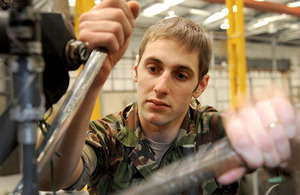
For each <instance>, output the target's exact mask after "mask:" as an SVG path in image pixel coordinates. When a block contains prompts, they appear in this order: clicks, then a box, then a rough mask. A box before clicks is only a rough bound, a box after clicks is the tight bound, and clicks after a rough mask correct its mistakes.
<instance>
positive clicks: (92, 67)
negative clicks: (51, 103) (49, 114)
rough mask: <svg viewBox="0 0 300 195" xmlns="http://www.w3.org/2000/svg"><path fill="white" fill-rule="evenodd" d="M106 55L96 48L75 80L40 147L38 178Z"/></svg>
mask: <svg viewBox="0 0 300 195" xmlns="http://www.w3.org/2000/svg"><path fill="white" fill-rule="evenodd" d="M106 56H107V54H106V53H103V52H100V51H97V50H94V51H93V52H92V53H91V55H90V57H89V60H88V61H87V63H86V65H85V66H84V68H83V69H82V71H81V72H80V74H79V76H78V78H77V80H76V81H75V83H74V87H73V88H72V90H71V91H70V92H69V94H68V95H67V97H66V99H65V102H64V104H63V106H62V107H61V109H60V111H59V113H58V114H57V116H56V118H55V120H54V122H53V123H52V126H51V128H50V130H49V132H48V134H49V133H50V134H51V135H50V136H51V137H49V136H48V135H47V137H46V138H45V140H44V142H43V143H42V145H41V147H40V148H41V149H39V151H40V152H39V156H38V159H37V162H38V168H37V175H38V178H40V177H41V175H42V173H43V171H44V170H45V168H46V166H47V164H48V163H49V161H50V159H51V157H52V155H53V154H54V150H55V147H56V145H57V144H58V142H59V140H60V138H61V137H62V136H63V134H64V132H65V131H66V129H67V127H68V126H69V124H70V122H71V121H72V118H73V117H74V113H75V112H76V110H77V109H78V107H79V105H80V104H81V102H82V100H83V98H84V97H85V95H86V93H87V91H88V89H89V88H90V86H91V84H92V82H93V81H94V79H95V77H96V75H97V74H98V72H99V70H100V68H101V67H102V64H103V62H104V60H105V58H106ZM52 132H53V133H52ZM47 138H48V139H47Z"/></svg>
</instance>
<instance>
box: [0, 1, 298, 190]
mask: <svg viewBox="0 0 300 195" xmlns="http://www.w3.org/2000/svg"><path fill="white" fill-rule="evenodd" d="M85 1H86V0H77V4H76V3H75V1H71V0H69V1H67V0H33V6H34V7H35V8H36V9H37V10H40V11H41V12H62V13H64V14H65V16H66V18H67V20H68V21H69V22H70V23H72V24H73V25H74V31H76V21H75V19H76V18H78V17H79V14H78V10H79V12H82V11H84V10H83V9H86V8H80V7H78V5H79V2H80V3H82V4H85V3H86V2H85ZM90 1H91V0H90ZM4 2H9V1H4ZM137 2H139V4H140V6H141V11H140V15H139V17H138V18H137V21H136V27H135V29H134V31H133V34H132V39H131V42H130V45H129V48H128V50H127V52H126V54H125V55H124V57H123V58H122V59H121V60H120V61H119V62H118V64H117V65H116V67H115V68H114V69H113V71H112V73H111V74H110V76H109V78H108V80H107V81H106V83H105V85H104V88H103V90H102V92H101V94H99V95H100V100H99V105H97V106H98V107H97V108H95V109H96V110H98V113H99V112H100V115H101V116H105V115H106V114H109V113H113V112H117V111H119V110H121V109H122V108H123V107H124V106H125V105H127V104H128V103H130V102H132V101H135V99H136V96H135V94H136V85H135V83H134V82H133V80H132V68H133V65H134V64H135V61H136V55H137V53H138V48H139V44H140V41H141V39H142V36H143V34H144V32H145V30H146V29H147V28H148V27H149V26H150V25H152V24H154V23H155V22H157V21H159V20H161V19H163V18H166V17H174V16H183V17H188V18H190V19H192V20H193V21H195V22H196V23H198V24H200V25H203V26H204V27H205V28H206V29H207V30H208V31H209V32H210V34H211V37H212V40H213V58H212V61H211V66H210V70H209V74H210V75H211V78H210V81H209V85H208V88H207V89H206V91H205V92H204V93H203V94H202V95H201V97H200V98H199V100H200V102H201V104H202V105H211V106H214V107H215V108H217V109H218V110H220V111H224V110H229V109H231V108H232V104H234V102H233V100H232V94H231V90H232V87H233V86H232V83H231V82H230V79H231V78H232V76H233V77H235V78H236V79H237V78H238V79H242V80H244V82H245V86H244V87H239V86H235V87H236V88H237V89H236V90H237V91H239V90H242V91H243V92H244V93H245V94H247V97H248V98H250V99H257V98H262V97H264V96H267V95H269V94H270V93H271V92H272V90H274V85H275V86H276V87H278V88H279V89H280V90H283V91H284V92H285V94H286V95H288V96H289V98H290V99H291V100H292V101H293V103H294V105H295V107H296V108H297V109H298V110H299V109H300V77H299V75H300V1H297V0H260V1H259V0H244V5H243V6H244V7H243V9H242V13H243V17H244V20H242V23H241V22H237V23H235V24H234V25H236V26H238V27H242V29H243V31H244V32H243V34H244V36H242V37H241V38H242V39H241V40H242V41H244V42H245V47H244V51H243V54H240V53H239V54H238V56H239V57H241V56H242V57H244V58H245V59H246V63H245V64H244V65H245V67H246V69H245V70H244V72H238V73H235V75H232V73H231V69H230V65H229V60H230V59H232V58H235V57H236V56H234V55H229V51H228V50H229V49H228V45H229V44H230V38H229V37H232V36H233V35H232V34H231V35H230V34H228V33H229V32H228V28H229V26H230V24H231V23H230V22H231V21H229V19H228V14H229V11H228V8H227V6H226V2H225V0H164V1H163V0H137ZM228 2H229V1H228ZM92 3H95V4H97V3H100V1H95V2H92ZM76 6H77V7H76ZM151 8H152V9H154V11H152V12H151V11H150V12H149V10H151ZM160 9H161V10H160ZM235 9H238V8H237V7H234V8H233V12H235ZM3 11H4V10H1V12H3ZM74 21H75V22H74ZM238 44H240V43H238ZM237 66H239V65H237ZM238 74H241V75H238ZM69 75H70V84H69V88H70V87H71V86H72V85H73V83H74V81H75V80H76V78H77V75H78V70H75V71H70V72H69ZM236 85H238V84H236ZM12 93H13V92H12V79H11V70H10V69H9V67H8V66H7V65H6V62H5V60H4V59H3V58H0V113H2V112H4V110H5V109H6V107H7V105H9V104H11V101H12V95H13V94H12ZM62 101H63V98H61V100H60V101H59V102H58V103H57V104H56V105H54V110H55V108H58V107H59V105H60V104H61V102H62ZM110 102H113V103H110ZM98 116H99V114H98ZM96 117H97V116H96ZM15 157H16V155H15ZM6 166H7V165H6ZM0 172H3V173H2V174H0V175H3V178H5V177H4V176H6V175H10V173H6V171H5V170H4V168H3V167H2V168H0ZM12 172H13V173H14V174H15V172H16V170H12ZM17 172H19V171H18V170H17ZM260 174H261V173H259V172H255V173H253V174H252V175H251V176H249V178H247V179H248V180H249V183H250V184H249V185H251V190H249V189H248V190H246V191H247V192H245V191H244V192H243V193H242V194H261V192H260V191H259V190H261V188H262V187H260V185H261V184H260V183H259V181H258V177H260V178H263V177H264V175H260ZM0 178H1V176H0ZM4 180H5V179H3V180H1V182H0V194H1V190H2V189H1V188H2V186H1V183H2V181H4ZM293 182H294V181H293ZM249 185H248V186H247V187H249ZM289 185H294V186H298V187H297V188H299V187H300V184H298V185H295V184H294V183H293V184H289ZM298 190H299V191H300V189H298ZM3 191H5V189H4V190H3ZM298 193H299V192H298Z"/></svg>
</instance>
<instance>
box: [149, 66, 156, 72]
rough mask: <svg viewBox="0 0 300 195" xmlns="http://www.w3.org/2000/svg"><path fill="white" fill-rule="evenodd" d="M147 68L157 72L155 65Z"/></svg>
mask: <svg viewBox="0 0 300 195" xmlns="http://www.w3.org/2000/svg"><path fill="white" fill-rule="evenodd" d="M149 70H150V71H151V72H157V68H156V67H149Z"/></svg>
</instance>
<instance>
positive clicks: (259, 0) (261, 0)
mask: <svg viewBox="0 0 300 195" xmlns="http://www.w3.org/2000/svg"><path fill="white" fill-rule="evenodd" d="M254 1H258V2H263V1H265V0H254Z"/></svg>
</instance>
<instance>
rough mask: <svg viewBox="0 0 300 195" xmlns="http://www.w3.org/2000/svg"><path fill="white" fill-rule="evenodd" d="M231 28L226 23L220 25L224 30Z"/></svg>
mask: <svg viewBox="0 0 300 195" xmlns="http://www.w3.org/2000/svg"><path fill="white" fill-rule="evenodd" d="M229 27H230V26H229V24H225V23H223V24H221V25H220V28H221V29H223V30H227V29H228V28H229Z"/></svg>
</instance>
